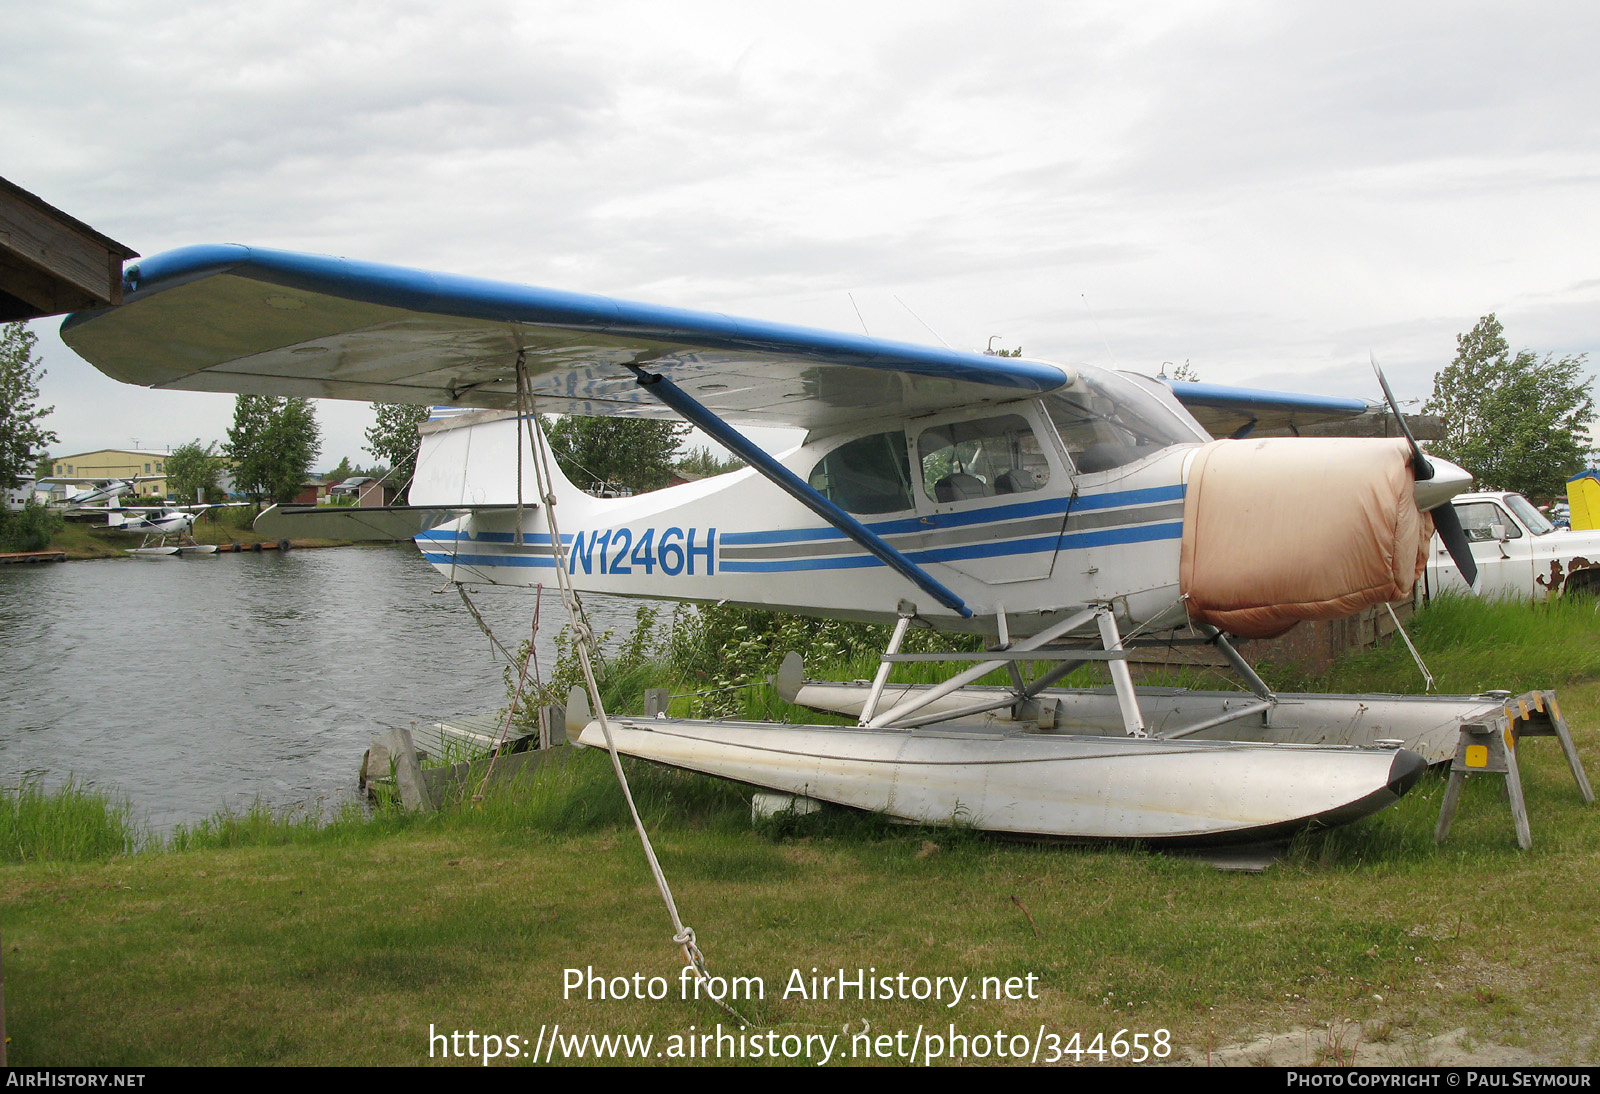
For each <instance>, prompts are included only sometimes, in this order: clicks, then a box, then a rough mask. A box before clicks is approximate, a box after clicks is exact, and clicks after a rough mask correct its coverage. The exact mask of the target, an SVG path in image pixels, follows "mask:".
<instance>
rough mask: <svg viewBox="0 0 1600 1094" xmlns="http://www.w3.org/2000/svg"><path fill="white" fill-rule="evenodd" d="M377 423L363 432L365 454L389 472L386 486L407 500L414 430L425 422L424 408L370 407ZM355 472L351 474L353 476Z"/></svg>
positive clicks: (412, 472) (413, 457) (414, 451)
mask: <svg viewBox="0 0 1600 1094" xmlns="http://www.w3.org/2000/svg"><path fill="white" fill-rule="evenodd" d="M372 409H373V410H375V411H376V412H377V421H375V422H374V423H373V425H372V428H370V429H368V430H367V451H368V452H371V453H372V454H373V455H374V456H376V457H378V460H379V461H380V462H382V463H386V464H388V465H389V466H390V467H391V468H392V469H393V470H392V471H391V472H390V474H389V482H390V483H392V484H393V485H394V486H396V487H398V488H399V491H400V493H399V499H400V501H401V502H406V501H407V500H408V499H409V498H410V496H411V478H412V476H413V475H415V474H416V473H417V444H418V443H419V438H418V435H417V427H418V426H420V425H421V424H422V423H423V422H425V421H427V420H428V408H427V407H425V406H412V405H410V404H409V403H373V404H372ZM355 473H358V472H352V474H355Z"/></svg>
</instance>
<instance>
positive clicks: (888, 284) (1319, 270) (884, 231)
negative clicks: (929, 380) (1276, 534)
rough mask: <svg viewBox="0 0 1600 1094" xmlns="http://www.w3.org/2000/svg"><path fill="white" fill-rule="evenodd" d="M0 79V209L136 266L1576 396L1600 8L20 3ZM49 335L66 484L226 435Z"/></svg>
mask: <svg viewBox="0 0 1600 1094" xmlns="http://www.w3.org/2000/svg"><path fill="white" fill-rule="evenodd" d="M0 41H4V42H5V43H6V61H5V64H4V65H3V66H0V88H3V89H4V90H3V94H0V104H3V106H0V149H3V150H4V158H3V161H0V174H3V175H4V176H5V177H7V178H9V179H10V180H11V181H12V182H14V183H16V184H17V185H19V186H22V187H24V188H25V189H28V190H31V191H33V192H34V193H36V194H38V195H39V196H40V197H42V198H43V199H45V200H46V201H48V202H50V203H52V204H54V205H56V206H58V207H60V208H62V209H64V210H65V211H67V212H68V213H70V214H72V215H73V216H76V217H78V218H79V219H81V220H84V221H86V222H88V223H89V224H91V225H93V226H94V227H95V228H97V229H99V230H100V231H102V232H104V233H105V234H107V235H109V236H112V237H113V238H115V239H117V240H119V241H121V242H123V243H125V244H126V245H128V246H130V247H132V248H134V249H135V250H137V251H140V252H141V253H143V254H145V255H153V254H157V253H160V252H162V251H165V250H169V249H171V248H174V247H179V246H184V245H186V244H192V243H217V242H238V243H247V244H255V245H260V246H268V247H280V248H288V249H294V250H304V251H315V252H321V253H327V254H340V255H347V256H351V257H355V258H362V259H369V260H373V261H379V262H390V263H398V264H403V265H411V266H418V267H423V268H427V269H436V270H445V271H451V272H456V273H466V274H474V275H480V276H486V277H495V278H502V279H505V280H510V281H517V282H523V283H528V284H536V285H548V286H553V287H557V288H562V289H573V290H580V291H585V292H595V293H602V294H605V295H610V296H619V297H624V298H629V299H638V300H646V301H652V302H658V303H666V304H673V305H678V306H683V307H690V308H702V309H711V310H717V311H723V312H728V313H731V314H735V315H744V316H751V317H756V318H762V319H771V320H780V321H786V322H794V323H801V324H806V325H811V326H818V327H825V328H831V329H836V330H847V331H855V330H860V329H861V326H862V323H863V321H864V322H865V325H866V327H867V329H868V330H869V331H870V332H871V333H872V334H874V335H881V336H885V337H892V338H903V339H907V340H912V341H919V342H932V341H935V340H936V337H942V338H943V339H944V340H946V341H948V342H949V343H950V344H952V345H954V346H958V347H963V348H972V349H979V348H982V347H983V346H984V345H985V344H986V342H987V341H988V340H989V338H990V336H991V335H999V336H1001V337H1000V341H999V342H998V343H997V344H1000V345H1006V346H1018V345H1020V346H1021V347H1022V348H1023V351H1024V352H1025V353H1026V354H1027V355H1028V356H1030V357H1041V358H1045V359H1047V360H1058V361H1075V360H1086V361H1092V362H1096V363H1100V364H1109V365H1113V366H1116V367H1121V368H1129V369H1136V370H1140V371H1144V372H1147V373H1152V374H1153V373H1155V372H1157V371H1158V370H1159V369H1161V367H1162V364H1163V362H1173V363H1181V362H1183V361H1185V360H1187V361H1189V362H1190V363H1191V366H1192V367H1193V368H1194V369H1195V370H1196V371H1197V372H1198V373H1199V375H1200V377H1201V378H1202V379H1205V380H1209V381H1217V382H1223V383H1242V384H1250V385H1254V386H1261V387H1276V388H1283V389H1286V390H1296V391H1310V392H1318V393H1326V394H1340V395H1358V396H1365V397H1376V396H1377V394H1378V392H1377V389H1376V385H1375V384H1374V382H1373V380H1372V377H1371V372H1370V369H1369V367H1368V365H1367V355H1368V352H1369V351H1372V352H1375V353H1376V354H1377V355H1378V357H1379V358H1380V360H1381V361H1382V362H1383V363H1384V366H1385V368H1386V370H1387V371H1388V372H1389V375H1390V377H1391V379H1392V381H1393V382H1394V385H1395V387H1396V389H1397V394H1398V395H1399V396H1400V398H1401V399H1403V400H1404V399H1411V398H1419V397H1423V396H1425V395H1427V393H1428V392H1429V390H1430V389H1431V382H1432V376H1433V373H1434V372H1435V371H1437V370H1438V369H1439V368H1440V367H1441V366H1443V365H1444V364H1445V363H1447V362H1448V361H1449V359H1450V357H1451V355H1452V354H1453V353H1454V350H1455V335H1456V334H1457V333H1458V332H1461V331H1464V330H1466V329H1468V328H1470V327H1471V326H1472V325H1473V323H1474V322H1476V320H1477V319H1478V317H1479V316H1481V315H1484V314H1485V313H1488V312H1491V311H1493V312H1496V313H1498V315H1499V317H1500V320H1501V321H1502V322H1503V323H1504V325H1505V329H1506V334H1507V337H1508V339H1509V340H1510V342H1511V344H1512V346H1513V347H1514V348H1521V347H1531V348H1533V349H1536V350H1539V351H1541V352H1554V353H1557V354H1566V353H1590V354H1591V357H1592V358H1595V359H1596V360H1600V355H1597V354H1596V353H1595V351H1596V350H1600V344H1597V342H1600V322H1597V320H1600V307H1597V305H1600V257H1597V256H1600V245H1597V244H1600V231H1597V228H1600V186H1597V182H1600V142H1597V140H1596V129H1597V127H1600V74H1597V73H1600V66H1597V65H1596V64H1595V63H1594V60H1593V52H1594V49H1595V45H1596V43H1597V42H1600V6H1596V5H1594V4H1592V3H1571V4H1537V3H1535V4H1516V5H1512V4H1509V3H1505V4H1494V5H1487V4H1474V3H1465V2H1459V0H1456V2H1451V3H1437V4H1427V3H1412V4H1403V5H1402V4H1394V3H1357V2H1349V0H1344V2H1339V3H1282V2H1271V3H1268V2H1262V3H1252V2H1238V0H1219V2H1215V3H1203V2H1198V0H1183V2H1179V3H1169V4H1161V3H1147V4H1141V3H1128V2H1126V0H1116V2H1109V3H1072V2H1060V3H1050V4H1046V3H1003V2H1002V3H997V2H993V0H988V2H985V3H982V4H978V3H972V4H964V3H940V2H937V0H919V2H918V3H915V4H910V3H894V4H889V3H883V4H879V3H873V2H871V0H855V2H852V3H838V4H832V3H817V2H808V3H803V4H797V3H783V4H765V3H758V2H753V0H741V2H738V3H709V2H697V3H672V2H663V0H657V2H653V3H607V2H604V0H598V2H597V0H585V2H583V3H571V4H568V3H545V2H533V0H529V2H523V3H513V2H501V0H454V2H452V3H448V4H443V3H438V2H436V0H427V2H420V3H404V2H387V3H357V2H350V0H343V2H340V3H327V2H326V0H321V2H299V0H253V2H252V3H250V4H248V5H246V4H242V3H218V2H215V0H208V2H205V3H181V2H176V0H158V2H145V0H114V2H101V0H50V2H49V3H39V4H24V3H20V2H12V3H8V4H4V5H0ZM852 296H853V298H854V300H853V303H852ZM858 308H859V311H860V318H858V317H857V309H858ZM919 317H920V318H919ZM924 324H926V325H924ZM56 327H57V322H56V321H52V320H44V321H40V322H37V323H35V324H34V329H35V330H36V331H38V332H39V334H40V344H41V348H42V351H43V357H44V361H45V364H46V367H47V368H48V370H49V375H48V377H47V379H46V381H45V384H44V398H45V401H46V402H49V403H54V404H55V407H56V411H55V414H54V415H53V416H52V418H51V419H50V425H51V426H52V428H54V429H55V430H56V432H57V433H58V434H59V435H60V443H59V444H58V445H56V446H55V447H54V449H53V451H55V452H56V453H57V454H65V453H69V452H79V451H85V450H90V449H95V448H100V447H113V446H116V447H120V446H126V445H129V444H131V443H132V442H134V441H135V440H137V442H138V443H139V444H140V445H141V446H143V447H147V448H148V447H170V446H174V445H177V444H180V443H183V442H184V441H188V440H193V439H195V438H199V439H201V440H202V441H209V440H220V439H221V438H222V437H223V436H224V434H225V431H226V429H227V426H228V424H229V422H230V421H231V418H232V398H231V397H229V396H215V395H203V394H193V393H183V392H161V393H157V392H149V391H143V390H141V389H136V388H131V387H128V386H126V385H122V384H119V383H116V382H115V381H112V380H110V379H108V378H106V377H104V376H102V375H100V374H99V373H98V372H96V371H95V370H94V369H93V368H91V367H90V366H88V365H87V364H85V363H84V362H82V361H81V360H79V359H78V358H77V357H76V356H75V355H74V354H73V353H72V352H71V351H69V350H67V349H66V348H65V347H64V346H62V344H61V343H60V341H59V339H58V338H57V336H56V333H55V332H56ZM930 328H931V331H937V336H936V335H934V334H933V333H931V332H930ZM318 414H319V419H320V420H321V421H322V423H323V426H324V431H325V443H324V447H323V459H322V461H321V462H320V466H322V467H324V468H326V467H330V466H332V465H333V464H334V463H336V462H337V461H338V459H339V458H340V457H341V456H350V457H351V458H352V459H353V460H355V461H357V462H364V461H366V460H367V459H368V457H367V454H366V453H365V452H363V451H362V450H361V445H362V443H363V440H362V436H361V433H362V430H363V428H364V427H365V426H366V424H368V422H370V412H369V410H368V408H367V407H366V405H365V404H336V403H331V402H325V403H320V404H319V406H318Z"/></svg>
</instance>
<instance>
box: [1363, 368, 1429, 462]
mask: <svg viewBox="0 0 1600 1094" xmlns="http://www.w3.org/2000/svg"><path fill="white" fill-rule="evenodd" d="M1368 357H1369V358H1370V359H1371V360H1372V371H1373V372H1376V373H1377V374H1378V386H1379V387H1381V388H1383V397H1384V399H1386V400H1387V401H1388V403H1389V410H1390V411H1391V412H1392V413H1393V414H1394V420H1395V421H1396V422H1398V423H1400V432H1401V434H1402V435H1404V437H1405V439H1406V443H1407V444H1409V445H1411V471H1412V473H1413V474H1414V475H1416V477H1417V481H1418V482H1427V481H1428V480H1429V479H1431V478H1433V464H1431V463H1429V462H1428V457H1426V456H1424V455H1423V454H1422V446H1421V445H1419V444H1418V443H1417V439H1416V438H1415V437H1413V436H1412V435H1411V427H1410V426H1408V425H1406V416H1405V415H1404V414H1402V413H1400V404H1399V403H1397V402H1395V398H1394V392H1392V391H1390V390H1389V381H1388V379H1387V378H1385V377H1384V375H1383V369H1382V368H1380V367H1379V366H1378V355H1377V354H1376V353H1370V354H1368Z"/></svg>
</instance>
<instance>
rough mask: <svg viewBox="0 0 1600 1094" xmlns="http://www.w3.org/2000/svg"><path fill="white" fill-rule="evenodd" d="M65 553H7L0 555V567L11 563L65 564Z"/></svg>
mask: <svg viewBox="0 0 1600 1094" xmlns="http://www.w3.org/2000/svg"><path fill="white" fill-rule="evenodd" d="M65 561H67V552H65V551H8V552H5V553H0V565H4V564H6V563H13V562H65Z"/></svg>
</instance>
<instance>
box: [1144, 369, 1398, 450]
mask: <svg viewBox="0 0 1600 1094" xmlns="http://www.w3.org/2000/svg"><path fill="white" fill-rule="evenodd" d="M1166 383H1167V386H1168V387H1169V388H1171V389H1172V393H1173V394H1174V395H1176V396H1177V398H1178V401H1179V402H1180V403H1182V404H1183V405H1184V407H1185V408H1187V409H1188V411H1189V413H1190V414H1192V415H1194V417H1195V419H1196V420H1197V421H1199V423H1200V424H1201V425H1203V426H1205V427H1206V432H1208V433H1210V434H1211V435H1212V436H1213V437H1245V436H1250V435H1252V434H1253V435H1256V436H1266V435H1268V434H1283V433H1293V434H1298V433H1299V431H1300V429H1301V428H1302V427H1303V426H1308V425H1317V424H1321V423H1323V422H1334V421H1344V420H1348V419H1351V418H1359V417H1360V416H1361V415H1363V414H1366V413H1367V412H1368V411H1369V410H1371V409H1372V407H1371V406H1370V405H1369V404H1368V403H1367V402H1366V401H1365V400H1362V399H1339V398H1334V397H1332V396H1327V395H1295V394H1292V393H1290V392H1285V391H1261V390H1258V389H1256V388H1248V387H1227V386H1225V385H1223V384H1201V383H1194V382H1191V381H1188V380H1168V381H1167V382H1166Z"/></svg>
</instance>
